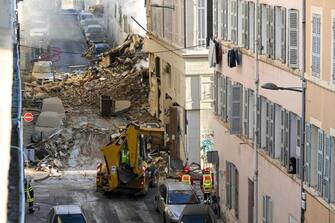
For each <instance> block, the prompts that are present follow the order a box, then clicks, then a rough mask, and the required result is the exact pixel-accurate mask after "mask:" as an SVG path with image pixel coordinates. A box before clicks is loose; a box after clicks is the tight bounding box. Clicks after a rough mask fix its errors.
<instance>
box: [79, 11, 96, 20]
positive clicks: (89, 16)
mask: <svg viewBox="0 0 335 223" xmlns="http://www.w3.org/2000/svg"><path fill="white" fill-rule="evenodd" d="M93 18H94V15H93V14H92V13H90V12H81V13H79V14H78V21H79V22H81V21H82V20H85V19H93Z"/></svg>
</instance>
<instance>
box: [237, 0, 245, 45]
mask: <svg viewBox="0 0 335 223" xmlns="http://www.w3.org/2000/svg"><path fill="white" fill-rule="evenodd" d="M243 4H244V0H238V1H237V44H238V45H239V46H244V45H243V44H244V43H243V41H242V36H243V35H242V33H243V32H242V26H243V24H242V22H243V20H242V17H243V15H242V9H243Z"/></svg>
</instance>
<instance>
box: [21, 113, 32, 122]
mask: <svg viewBox="0 0 335 223" xmlns="http://www.w3.org/2000/svg"><path fill="white" fill-rule="evenodd" d="M33 119H34V116H33V114H31V113H30V112H26V113H24V115H23V120H24V121H25V122H31V121H32V120H33Z"/></svg>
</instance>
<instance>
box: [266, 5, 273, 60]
mask: <svg viewBox="0 0 335 223" xmlns="http://www.w3.org/2000/svg"><path fill="white" fill-rule="evenodd" d="M268 35H269V40H268V47H267V48H268V55H269V57H270V58H271V59H275V9H274V7H273V6H269V8H268Z"/></svg>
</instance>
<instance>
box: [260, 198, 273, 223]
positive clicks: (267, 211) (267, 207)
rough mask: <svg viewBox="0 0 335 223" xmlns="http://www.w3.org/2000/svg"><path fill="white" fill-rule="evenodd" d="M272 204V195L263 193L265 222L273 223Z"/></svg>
mask: <svg viewBox="0 0 335 223" xmlns="http://www.w3.org/2000/svg"><path fill="white" fill-rule="evenodd" d="M272 206H273V204H272V200H271V197H269V196H267V195H263V218H262V220H263V221H262V222H263V223H272V210H273V207H272Z"/></svg>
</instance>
